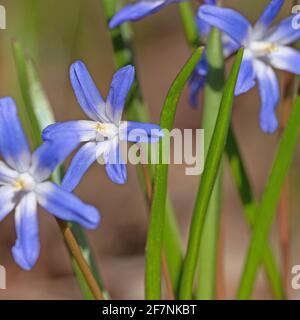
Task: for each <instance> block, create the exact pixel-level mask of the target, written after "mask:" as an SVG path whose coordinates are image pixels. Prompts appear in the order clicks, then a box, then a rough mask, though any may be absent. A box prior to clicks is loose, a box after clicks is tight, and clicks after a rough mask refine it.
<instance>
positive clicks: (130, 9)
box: [109, 0, 174, 29]
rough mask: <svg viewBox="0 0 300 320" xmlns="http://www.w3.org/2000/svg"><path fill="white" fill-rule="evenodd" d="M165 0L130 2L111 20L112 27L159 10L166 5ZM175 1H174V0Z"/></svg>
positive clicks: (110, 25)
mask: <svg viewBox="0 0 300 320" xmlns="http://www.w3.org/2000/svg"><path fill="white" fill-rule="evenodd" d="M166 2H170V1H165V0H152V1H149V0H148V1H139V2H137V3H134V4H128V5H126V6H125V7H124V8H123V9H121V10H120V11H119V12H118V13H117V14H116V15H115V16H114V17H113V18H112V19H111V21H110V23H109V27H110V28H111V29H113V28H115V27H117V26H119V25H120V24H122V23H124V22H126V21H137V20H139V19H142V18H144V17H145V16H148V15H150V14H153V13H155V12H157V11H159V10H160V9H161V8H163V7H164V6H165V5H166ZM173 2H174V1H173Z"/></svg>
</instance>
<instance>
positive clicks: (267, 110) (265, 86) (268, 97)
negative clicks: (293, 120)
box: [254, 60, 279, 133]
mask: <svg viewBox="0 0 300 320" xmlns="http://www.w3.org/2000/svg"><path fill="white" fill-rule="evenodd" d="M254 67H255V71H256V76H257V80H258V85H259V93H260V97H261V104H262V105H261V111H260V126H261V129H262V130H263V131H264V132H266V133H273V132H274V131H275V130H276V129H277V127H278V120H277V117H276V112H275V109H276V106H277V104H278V102H279V84H278V80H277V77H276V74H275V72H274V71H273V69H272V68H271V67H270V66H268V65H265V64H264V63H263V62H260V61H258V60H255V65H254Z"/></svg>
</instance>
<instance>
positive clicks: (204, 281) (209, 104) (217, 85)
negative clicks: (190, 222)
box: [196, 29, 225, 300]
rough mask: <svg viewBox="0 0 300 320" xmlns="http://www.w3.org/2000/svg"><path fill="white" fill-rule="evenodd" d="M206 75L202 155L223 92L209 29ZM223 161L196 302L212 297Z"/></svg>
mask: <svg viewBox="0 0 300 320" xmlns="http://www.w3.org/2000/svg"><path fill="white" fill-rule="evenodd" d="M206 50H207V62H208V66H209V67H208V75H207V80H206V85H205V90H204V106H203V112H204V115H203V129H204V132H205V140H204V145H205V156H207V151H208V148H209V146H210V143H211V139H212V136H213V133H214V129H215V125H216V121H217V117H218V113H219V108H220V103H221V100H222V96H223V89H224V83H225V79H224V77H225V76H224V56H223V45H222V40H221V33H220V31H219V30H218V29H212V31H211V33H210V36H209V39H208V43H207V48H206ZM222 187H223V161H222V164H221V165H220V171H219V174H218V177H217V179H216V183H215V186H214V188H213V191H212V194H211V199H210V202H209V206H208V210H207V216H206V220H205V224H204V229H203V235H202V237H201V244H200V252H199V267H198V270H199V276H198V288H197V293H196V298H197V299H200V300H201V299H202V300H209V299H211V300H212V299H215V297H216V278H217V277H216V275H217V261H218V259H217V258H218V248H219V236H220V220H221V219H220V218H221V208H222V189H223V188H222Z"/></svg>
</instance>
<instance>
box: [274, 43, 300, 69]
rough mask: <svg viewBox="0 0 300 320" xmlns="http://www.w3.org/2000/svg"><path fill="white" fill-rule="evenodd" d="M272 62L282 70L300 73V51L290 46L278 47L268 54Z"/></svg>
mask: <svg viewBox="0 0 300 320" xmlns="http://www.w3.org/2000/svg"><path fill="white" fill-rule="evenodd" d="M268 60H269V62H270V64H271V65H272V66H273V67H275V68H277V69H280V70H285V71H288V72H291V73H294V74H300V52H299V51H298V50H296V49H293V48H290V47H284V46H282V47H278V48H277V50H276V51H274V52H272V53H271V54H270V55H268Z"/></svg>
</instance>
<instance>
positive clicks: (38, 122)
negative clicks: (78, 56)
mask: <svg viewBox="0 0 300 320" xmlns="http://www.w3.org/2000/svg"><path fill="white" fill-rule="evenodd" d="M13 52H14V57H15V63H16V67H17V72H18V76H19V82H20V86H21V91H22V96H23V99H24V105H23V106H22V107H19V112H20V114H21V115H22V119H23V121H24V126H25V128H26V129H27V130H28V131H27V133H28V134H29V137H30V141H31V143H32V147H33V148H34V149H35V148H37V147H38V146H39V145H40V144H41V143H42V139H41V132H42V130H43V129H44V128H45V127H47V126H48V125H50V124H52V123H54V122H55V119H54V114H53V111H52V108H51V106H50V103H49V100H48V98H47V96H46V93H45V91H44V90H43V86H42V84H41V81H40V79H39V76H38V74H37V71H36V68H35V66H34V63H33V61H32V59H31V57H30V56H29V55H28V54H26V53H25V52H24V49H23V47H22V45H21V44H20V42H17V41H13ZM61 178H62V168H58V169H57V170H56V171H55V172H54V173H53V177H52V179H53V180H54V181H55V182H56V183H57V184H60V182H61ZM70 226H71V229H72V232H73V234H74V236H75V238H76V240H77V242H78V244H79V246H80V248H81V250H82V253H83V255H84V257H85V258H86V261H87V262H88V264H89V266H90V268H91V270H92V272H93V274H94V276H95V278H96V280H97V281H98V283H99V285H100V287H101V288H102V291H103V294H104V295H105V296H106V297H108V294H107V292H105V290H104V288H103V285H102V280H101V277H100V275H99V272H98V270H97V267H96V263H95V260H94V258H93V253H92V251H91V248H90V246H89V243H88V240H87V238H86V235H85V233H84V231H83V229H82V228H81V227H80V226H78V225H76V224H73V223H70ZM70 257H71V261H72V266H73V269H74V272H75V275H76V277H77V280H78V283H79V285H80V287H81V290H82V292H83V294H84V297H85V299H87V300H91V299H94V296H93V294H92V292H91V291H90V289H89V286H88V284H87V283H86V282H85V279H84V277H83V276H82V273H81V271H80V268H79V267H78V265H77V264H76V261H75V259H74V258H73V257H72V255H70Z"/></svg>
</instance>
